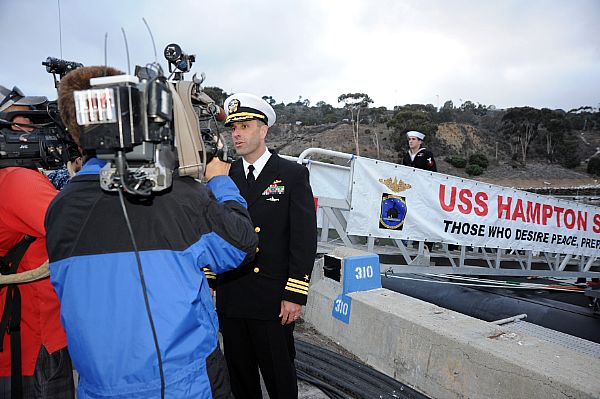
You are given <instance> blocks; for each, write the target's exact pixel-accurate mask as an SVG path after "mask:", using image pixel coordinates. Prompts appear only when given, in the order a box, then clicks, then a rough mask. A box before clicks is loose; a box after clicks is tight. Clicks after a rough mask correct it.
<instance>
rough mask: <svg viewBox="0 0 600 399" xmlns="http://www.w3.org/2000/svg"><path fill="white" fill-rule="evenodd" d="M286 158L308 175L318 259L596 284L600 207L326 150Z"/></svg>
mask: <svg viewBox="0 0 600 399" xmlns="http://www.w3.org/2000/svg"><path fill="white" fill-rule="evenodd" d="M317 156H320V157H325V158H329V159H332V158H335V159H337V160H338V163H342V164H343V165H338V164H333V163H328V162H322V161H319V160H315V159H312V158H314V157H317ZM284 157H286V158H288V159H292V160H295V161H297V162H298V163H303V164H305V165H307V167H308V168H309V170H310V183H311V187H312V190H313V194H314V196H315V198H316V201H317V202H316V203H317V220H318V227H319V228H320V235H319V248H320V250H321V251H322V252H327V251H328V250H329V249H331V248H332V247H334V246H340V245H343V246H347V247H353V248H359V249H364V250H367V251H369V252H375V253H377V254H379V255H380V259H381V263H382V272H388V273H433V274H469V275H488V276H489V275H498V276H540V277H573V278H579V277H586V278H600V260H599V257H600V234H599V233H600V208H599V207H595V206H591V205H584V204H579V203H576V202H573V201H565V200H562V199H555V198H553V197H549V196H543V195H539V194H533V193H527V192H524V191H519V190H514V189H510V188H505V187H500V186H494V185H491V184H487V183H481V182H476V181H474V180H469V179H464V178H459V177H456V176H451V175H445V174H442V173H436V172H429V171H424V170H418V169H414V168H411V167H406V166H402V165H397V164H392V163H388V162H385V161H379V160H373V159H369V158H365V157H357V156H355V155H353V154H348V153H343V152H338V151H332V150H326V149H321V148H308V149H306V150H305V151H303V152H302V153H301V154H300V155H299V156H298V157H297V158H296V157H289V156H284ZM494 196H495V197H494ZM492 197H494V198H492ZM509 198H510V199H512V200H514V201H515V202H514V203H511V201H510V200H509ZM496 199H497V201H496ZM386 201H388V202H386ZM394 201H395V202H394ZM453 201H454V202H453ZM495 201H496V202H495ZM376 203H378V204H380V208H379V209H375V206H376V205H377V204H376ZM390 203H391V204H392V205H391V206H392V207H396V204H398V205H400V207H402V206H404V214H403V215H402V217H403V219H402V220H401V223H403V226H400V228H399V229H398V228H396V227H397V225H394V223H400V222H399V221H400V219H401V218H400V217H396V218H394V217H393V216H395V213H393V214H392V217H388V218H387V219H386V218H385V216H384V208H385V207H386V204H390ZM440 208H442V209H440ZM450 208H453V209H452V210H451V211H450ZM468 208H470V209H468ZM496 208H497V209H496ZM467 210H469V212H470V213H467V212H466V211H467ZM536 210H537V212H536ZM374 211H375V212H377V213H374ZM478 211H479V212H478ZM484 211H485V212H487V213H485V215H484ZM549 212H553V213H552V215H551V216H549ZM387 216H389V209H388V215H387ZM411 217H412V219H411ZM417 217H418V219H417ZM559 217H563V219H559ZM554 218H556V221H557V222H558V224H559V225H558V226H552V223H555V222H554ZM413 219H414V220H413ZM440 219H443V222H442V221H441V220H440ZM519 219H520V220H519ZM386 220H388V221H390V222H389V224H387V223H386ZM561 221H562V224H561ZM474 222H476V223H474ZM377 223H379V228H377ZM457 225H458V226H459V227H458V229H457V228H456V226H457ZM382 226H383V227H382ZM465 226H468V228H467V229H466V230H467V231H466V233H467V234H462V233H464V232H465ZM461 229H462V230H461ZM509 230H510V232H511V234H512V237H508V238H507V237H506V236H499V235H496V236H492V233H495V234H498V232H499V231H502V232H504V233H507V232H509ZM595 230H598V232H596V231H595ZM515 232H516V234H513V233H515ZM484 233H485V234H488V237H485V236H484V235H485V234H484ZM555 236H558V239H557V240H555ZM596 236H597V237H598V238H599V239H598V240H596V238H595V237H596ZM524 237H525V238H528V239H529V240H525V239H524ZM530 238H531V239H530ZM536 240H537V241H536ZM426 242H428V243H432V244H433V245H432V249H431V251H430V250H429V249H428V245H425V243H426ZM574 244H577V246H576V245H574Z"/></svg>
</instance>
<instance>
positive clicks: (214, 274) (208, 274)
mask: <svg viewBox="0 0 600 399" xmlns="http://www.w3.org/2000/svg"><path fill="white" fill-rule="evenodd" d="M204 274H205V275H206V276H216V273H213V272H206V271H205V272H204Z"/></svg>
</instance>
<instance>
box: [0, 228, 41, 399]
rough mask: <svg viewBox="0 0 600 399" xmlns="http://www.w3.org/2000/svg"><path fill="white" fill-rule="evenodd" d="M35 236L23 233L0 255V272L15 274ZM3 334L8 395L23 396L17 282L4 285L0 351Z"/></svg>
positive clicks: (19, 296) (19, 309)
mask: <svg viewBox="0 0 600 399" xmlns="http://www.w3.org/2000/svg"><path fill="white" fill-rule="evenodd" d="M34 241H35V237H31V236H29V235H25V237H23V239H22V240H21V241H19V243H18V244H17V245H15V246H14V247H12V248H11V249H10V250H9V251H8V252H7V253H6V255H4V256H3V257H0V274H15V273H17V269H18V267H19V263H21V259H23V255H25V252H26V251H27V248H29V245H31V243H32V242H34ZM4 334H8V335H10V396H11V398H21V397H23V395H22V394H23V381H22V374H23V372H22V367H21V292H20V291H19V286H18V285H17V284H8V285H6V299H5V301H4V311H3V312H2V318H1V319H0V352H2V351H3V350H4V346H3V341H4Z"/></svg>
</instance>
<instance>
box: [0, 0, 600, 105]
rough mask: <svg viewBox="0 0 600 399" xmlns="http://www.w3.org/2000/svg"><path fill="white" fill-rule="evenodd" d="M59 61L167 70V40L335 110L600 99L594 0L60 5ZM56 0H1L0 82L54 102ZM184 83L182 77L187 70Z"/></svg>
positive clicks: (241, 84) (213, 74) (124, 0)
mask: <svg viewBox="0 0 600 399" xmlns="http://www.w3.org/2000/svg"><path fill="white" fill-rule="evenodd" d="M60 10H61V20H62V58H64V59H67V60H74V61H79V62H82V63H83V64H85V65H102V64H104V36H105V33H108V64H109V65H112V66H115V67H117V68H120V69H122V70H127V57H126V52H125V45H124V43H123V39H122V33H121V27H123V28H124V29H125V32H126V34H127V39H128V42H129V52H130V57H131V64H132V68H133V66H134V65H135V64H145V63H147V62H151V61H153V60H154V51H153V49H152V43H151V40H150V36H149V34H148V32H147V30H146V27H145V26H144V23H143V21H142V17H145V18H146V20H147V21H148V23H149V25H150V27H151V29H152V32H153V34H154V38H155V40H156V46H157V52H158V58H159V60H160V62H161V63H162V65H163V67H165V68H166V63H165V61H164V58H163V55H162V54H163V49H164V47H165V46H166V45H167V44H168V43H171V42H176V43H179V44H180V45H181V46H182V47H183V49H184V50H185V51H186V52H188V53H191V54H196V57H197V58H196V59H197V62H196V63H195V64H194V68H193V69H192V71H195V72H198V73H200V72H205V73H206V77H207V78H206V81H205V85H207V86H219V87H221V88H223V89H224V90H225V91H227V92H238V91H244V92H251V93H255V94H258V95H261V96H262V95H270V96H273V97H274V98H275V100H276V101H277V102H281V101H283V102H285V103H288V102H293V101H296V100H298V97H299V96H302V98H303V99H304V98H308V99H309V100H310V101H311V103H312V104H315V103H317V102H318V101H321V100H322V101H325V102H327V103H329V104H332V105H334V106H337V105H338V104H337V97H338V96H339V95H340V94H342V93H348V92H364V93H367V94H369V95H370V96H371V98H373V100H374V101H375V104H374V105H375V106H386V107H388V108H391V107H393V106H394V105H403V104H408V103H424V104H427V103H429V104H433V105H435V106H438V105H439V106H441V105H443V103H444V102H445V101H446V100H452V101H453V102H454V105H455V106H458V105H460V103H461V102H462V101H466V100H471V101H473V102H475V103H482V104H485V105H490V104H493V105H495V106H496V107H498V108H507V107H513V106H524V105H529V106H533V107H537V108H542V107H549V108H562V109H565V110H569V109H571V108H576V107H579V106H582V105H590V106H593V107H598V106H599V104H600V23H599V21H600V1H598V0H561V1H555V0H539V1H538V0H526V1H524V0H514V1H513V0H496V1H491V0H490V1H485V0H484V1H475V0H472V1H467V0H464V1H453V0H278V1H276V0H272V1H268V0H252V1H250V0H248V1H241V0H212V1H205V0H178V1H167V0H160V1H158V0H146V1H141V0H139V1H137V0H102V1H95V2H92V1H84V0H60ZM58 16H59V12H58V1H57V0H0V27H2V33H3V35H2V42H1V43H0V54H1V57H2V58H1V59H2V61H1V62H0V84H2V85H4V86H13V85H17V86H19V87H20V88H21V89H22V90H23V91H24V92H25V93H26V94H28V95H46V96H48V97H49V98H52V99H53V98H55V97H56V95H55V91H54V87H53V82H52V77H51V75H49V74H47V73H46V72H45V69H44V67H42V65H41V62H42V61H43V60H45V59H46V57H47V56H53V57H61V50H60V45H59V43H60V41H59V18H58ZM188 77H190V78H191V75H188Z"/></svg>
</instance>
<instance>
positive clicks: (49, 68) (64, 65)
mask: <svg viewBox="0 0 600 399" xmlns="http://www.w3.org/2000/svg"><path fill="white" fill-rule="evenodd" d="M42 65H43V66H45V67H46V72H48V73H56V74H59V75H60V76H61V77H62V76H64V75H66V74H67V73H69V72H71V71H73V70H75V69H77V68H81V67H82V66H83V64H82V63H80V62H74V61H66V60H61V59H60V58H54V57H48V58H46V61H43V62H42Z"/></svg>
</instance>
